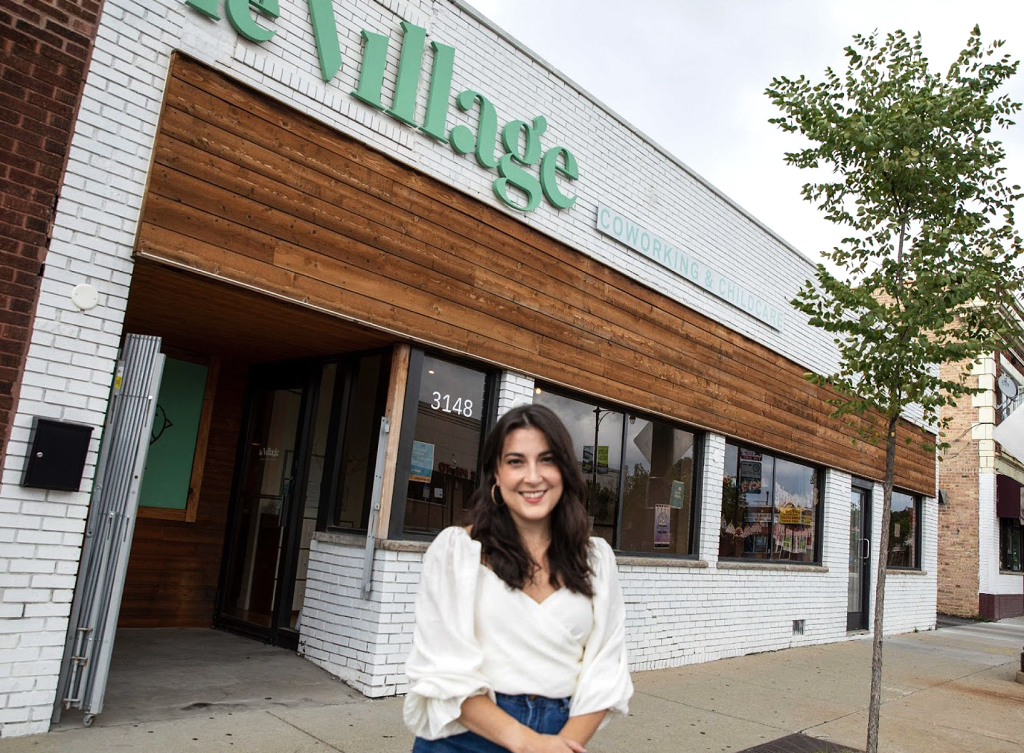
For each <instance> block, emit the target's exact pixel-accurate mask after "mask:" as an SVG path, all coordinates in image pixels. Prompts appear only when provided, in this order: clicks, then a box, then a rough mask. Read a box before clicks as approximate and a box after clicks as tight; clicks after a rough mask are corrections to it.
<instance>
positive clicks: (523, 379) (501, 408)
mask: <svg viewBox="0 0 1024 753" xmlns="http://www.w3.org/2000/svg"><path fill="white" fill-rule="evenodd" d="M533 385H534V382H533V377H529V376H526V375H525V374H520V373H518V372H515V371H503V372H502V373H501V379H500V380H499V383H498V416H497V417H498V418H501V417H502V416H504V415H505V414H506V413H508V412H509V411H510V410H512V409H513V408H515V407H516V406H518V405H529V404H531V403H532V402H533Z"/></svg>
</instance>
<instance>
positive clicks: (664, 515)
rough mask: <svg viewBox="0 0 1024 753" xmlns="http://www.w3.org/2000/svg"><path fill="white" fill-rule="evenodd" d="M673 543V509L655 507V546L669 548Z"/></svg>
mask: <svg viewBox="0 0 1024 753" xmlns="http://www.w3.org/2000/svg"><path fill="white" fill-rule="evenodd" d="M671 543H672V508H671V507H669V506H668V505H655V506H654V546H656V547H667V546H670V545H671Z"/></svg>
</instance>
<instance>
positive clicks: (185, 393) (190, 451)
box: [139, 358, 207, 510]
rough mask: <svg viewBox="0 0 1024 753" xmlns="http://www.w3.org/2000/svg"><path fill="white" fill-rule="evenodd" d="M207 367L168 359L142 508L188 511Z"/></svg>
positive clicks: (154, 429)
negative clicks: (186, 508)
mask: <svg viewBox="0 0 1024 753" xmlns="http://www.w3.org/2000/svg"><path fill="white" fill-rule="evenodd" d="M206 372H207V368H206V366H203V365H201V364H197V363H189V362H188V361H179V360H177V359H174V358H168V359H167V362H166V364H165V365H164V375H163V379H162V380H161V382H160V395H159V397H158V398H157V408H156V416H155V417H154V418H153V428H152V431H151V434H150V444H149V455H148V456H147V458H146V470H145V472H144V473H143V476H142V489H141V491H140V492H139V505H141V506H146V507H163V508H165V509H169V510H184V509H185V507H186V505H187V504H188V486H189V481H190V480H191V478H192V459H193V457H194V456H195V452H196V439H197V438H198V436H199V418H200V414H201V413H202V410H203V394H204V393H205V391H206Z"/></svg>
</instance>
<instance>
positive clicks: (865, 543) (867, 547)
mask: <svg viewBox="0 0 1024 753" xmlns="http://www.w3.org/2000/svg"><path fill="white" fill-rule="evenodd" d="M860 543H861V545H862V549H861V552H862V553H861V555H860V558H861V559H862V560H866V559H868V558H869V557H870V556H871V539H861V540H860Z"/></svg>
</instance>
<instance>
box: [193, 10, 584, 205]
mask: <svg viewBox="0 0 1024 753" xmlns="http://www.w3.org/2000/svg"><path fill="white" fill-rule="evenodd" d="M184 2H185V4H186V5H188V6H189V7H191V8H192V9H193V10H195V11H197V12H198V13H201V14H202V15H204V16H206V17H207V18H210V19H213V20H214V21H219V20H220V16H219V15H217V3H218V0H184ZM307 2H308V3H309V13H310V20H311V24H312V30H313V39H314V41H315V43H316V51H317V57H318V58H319V62H320V75H321V76H322V77H323V80H324V81H325V82H329V81H331V80H332V79H333V78H334V77H335V76H336V75H337V73H338V71H339V70H341V66H342V59H341V45H340V41H339V36H338V26H337V18H336V16H335V11H334V5H333V0H307ZM224 3H225V9H226V11H227V16H228V20H229V21H230V23H231V25H232V27H234V29H235V31H237V32H238V33H239V34H240V35H241V36H243V37H245V38H246V39H248V40H249V41H250V42H255V43H257V44H262V43H264V42H267V41H269V40H270V39H271V38H273V36H274V35H275V34H276V33H277V32H276V31H275V30H273V29H267V28H264V27H263V26H260V25H259V24H258V23H256V19H255V18H254V17H253V15H252V12H253V11H255V12H256V13H257V14H258V15H262V16H264V17H265V18H268V19H271V20H275V19H277V18H278V17H279V16H280V8H279V6H278V0H224ZM401 26H402V43H401V48H400V51H399V54H398V75H397V77H396V79H395V93H394V96H393V98H392V101H391V105H390V107H389V106H387V105H385V103H384V77H385V73H386V70H387V62H388V53H389V47H390V40H389V39H388V37H386V36H384V35H383V34H376V33H373V32H369V31H366V30H365V29H364V30H363V31H362V37H363V58H362V61H361V64H360V66H359V79H358V83H357V85H356V88H355V89H354V90H353V91H352V96H353V97H355V98H356V99H358V100H360V101H361V102H363V103H365V104H367V105H369V106H370V107H373V108H374V109H376V110H380V111H382V112H384V113H386V114H387V115H388V116H390V117H392V118H394V119H395V120H397V121H399V122H400V123H404V124H405V125H409V126H414V127H419V129H420V130H421V131H423V133H425V134H426V135H427V136H430V137H431V138H433V139H436V140H438V141H441V142H447V143H448V145H449V146H450V147H451V149H452V151H454V152H455V153H456V154H470V153H472V154H473V155H474V157H475V158H476V161H477V163H478V164H479V165H480V166H481V167H483V168H485V169H488V170H495V169H496V170H497V172H498V178H497V179H495V180H494V182H493V184H492V185H493V188H494V193H495V195H497V197H498V198H499V199H501V201H502V202H503V203H504V204H505V205H506V206H508V207H510V208H512V209H516V210H519V211H522V212H532V211H533V210H535V209H536V208H537V207H538V206H540V202H541V201H542V200H543V199H547V201H548V203H549V204H551V206H553V207H555V208H556V209H568V208H569V207H571V206H573V204H575V203H576V197H575V196H571V195H568V194H566V193H565V191H564V190H563V188H562V186H561V185H560V184H559V181H562V182H563V183H566V182H572V181H576V180H578V179H579V175H580V171H579V165H578V164H577V163H576V158H575V157H574V156H573V154H572V152H570V151H569V149H568V148H567V147H564V146H554V147H552V148H551V149H548V150H547V151H546V152H545V151H544V149H543V145H542V142H541V137H542V136H543V135H544V132H545V131H546V130H547V125H548V121H547V118H545V117H544V116H543V115H538V116H536V117H535V118H533V120H531V121H527V120H510V121H509V122H507V123H506V124H505V125H504V127H502V128H501V129H500V132H501V137H500V146H501V149H502V151H501V152H500V154H498V153H496V150H497V148H498V146H499V138H498V135H499V128H498V111H497V109H496V108H495V106H494V104H493V103H492V102H491V101H490V100H489V99H488V98H487V97H486V96H484V95H483V94H481V93H479V92H476V91H473V90H472V89H466V90H464V91H462V92H460V93H459V94H458V95H457V96H456V97H455V98H454V101H455V105H456V107H457V108H458V109H459V110H460V111H461V112H464V113H470V114H471V115H472V111H473V110H476V124H475V128H474V127H472V126H471V125H465V124H459V125H455V126H453V127H452V128H451V129H450V130H449V128H448V114H449V108H450V105H451V102H452V78H453V75H454V70H455V48H454V47H451V46H449V45H446V44H440V43H439V42H434V41H431V43H430V49H431V53H432V55H433V64H432V65H431V68H430V80H429V85H428V89H427V107H426V113H425V115H424V118H423V122H422V124H421V123H418V121H417V118H416V107H417V99H418V96H419V90H420V83H421V79H422V74H423V56H424V52H425V51H426V41H427V30H426V29H425V28H423V27H421V26H416V25H415V24H412V23H409V22H408V21H402V22H401ZM528 168H529V169H528Z"/></svg>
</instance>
